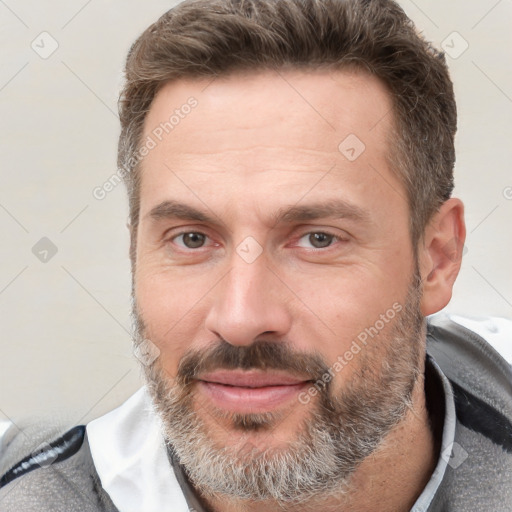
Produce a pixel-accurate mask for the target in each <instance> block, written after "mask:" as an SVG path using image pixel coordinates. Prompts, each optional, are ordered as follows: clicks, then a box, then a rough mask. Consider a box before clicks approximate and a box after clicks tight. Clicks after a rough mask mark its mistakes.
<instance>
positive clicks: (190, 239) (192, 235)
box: [171, 231, 207, 249]
mask: <svg viewBox="0 0 512 512" xmlns="http://www.w3.org/2000/svg"><path fill="white" fill-rule="evenodd" d="M206 239H207V236H206V235H205V234H203V233H198V232H196V231H187V232H185V233H180V234H178V235H176V236H174V237H173V238H172V239H171V240H172V241H173V242H175V243H176V244H177V245H178V246H180V247H184V248H186V249H199V248H200V247H203V245H204V244H205V241H206Z"/></svg>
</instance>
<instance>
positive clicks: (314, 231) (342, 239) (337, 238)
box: [293, 229, 349, 252]
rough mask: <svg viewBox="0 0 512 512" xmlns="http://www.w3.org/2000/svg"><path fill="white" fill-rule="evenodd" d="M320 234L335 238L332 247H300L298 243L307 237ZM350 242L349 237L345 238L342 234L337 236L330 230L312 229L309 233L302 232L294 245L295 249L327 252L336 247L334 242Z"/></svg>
mask: <svg viewBox="0 0 512 512" xmlns="http://www.w3.org/2000/svg"><path fill="white" fill-rule="evenodd" d="M319 233H321V234H324V235H328V236H331V237H333V239H334V240H333V243H332V244H331V245H328V246H327V247H301V246H299V245H298V242H299V241H300V240H301V239H302V238H304V237H305V236H307V235H312V234H319ZM348 240H349V236H348V235H346V236H343V235H341V234H336V233H333V232H332V231H331V230H329V229H310V230H308V231H304V232H302V233H301V234H300V235H299V236H297V237H295V239H294V242H293V244H294V246H295V247H299V248H300V249H305V250H307V251H317V252H320V251H321V252H326V251H328V250H329V249H332V248H333V247H334V246H335V243H334V242H347V241H348Z"/></svg>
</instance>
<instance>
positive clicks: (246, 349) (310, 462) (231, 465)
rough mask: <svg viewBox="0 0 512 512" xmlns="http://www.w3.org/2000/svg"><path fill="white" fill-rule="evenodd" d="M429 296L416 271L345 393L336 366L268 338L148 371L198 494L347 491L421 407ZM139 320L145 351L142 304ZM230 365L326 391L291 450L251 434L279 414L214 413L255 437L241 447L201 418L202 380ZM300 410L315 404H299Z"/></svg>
mask: <svg viewBox="0 0 512 512" xmlns="http://www.w3.org/2000/svg"><path fill="white" fill-rule="evenodd" d="M420 298H421V280H420V278H419V275H418V273H417V272H416V273H415V274H414V276H413V280H412V283H411V286H410V287H409V290H408V294H407V298H406V300H405V303H404V305H403V308H402V310H401V311H400V312H399V313H398V314H397V316H396V317H395V319H394V320H395V321H394V323H392V324H391V325H390V326H389V328H387V329H384V330H383V331H382V332H380V333H379V335H378V336H375V338H372V339H371V341H370V342H369V343H368V344H367V345H366V346H364V347H363V348H362V349H361V350H360V352H359V353H358V354H357V355H355V356H354V359H353V360H352V362H351V363H350V364H358V370H357V371H355V372H353V373H352V375H351V378H350V380H349V381H347V382H344V381H343V370H341V375H340V376H339V377H338V379H337V380H341V382H342V386H341V389H340V390H339V391H337V392H336V393H335V392H334V390H333V386H332V384H333V381H330V382H327V383H325V382H324V381H323V380H322V376H323V375H325V373H326V372H327V370H328V368H329V366H328V365H327V364H326V362H325V361H324V360H323V359H322V358H321V357H320V356H319V355H318V354H316V353H314V354H313V353H311V354H309V353H303V352H297V351H295V350H293V349H292V347H291V346H290V344H287V343H284V342H281V341H279V342H276V341H270V340H263V339H262V340H256V341H254V342H253V343H252V344H251V345H249V346H241V347H238V346H233V345H231V344H229V343H227V342H226V341H224V340H220V341H219V342H217V343H216V344H214V345H211V346H210V347H209V348H208V349H206V350H202V351H197V350H191V351H189V352H187V353H186V354H185V355H184V356H183V357H182V359H181V360H180V363H179V366H178V370H177V374H176V376H175V377H174V378H171V377H170V376H169V375H168V374H167V373H166V372H165V371H164V369H163V368H162V367H161V365H160V359H156V360H155V361H154V362H153V363H152V364H151V365H147V366H144V365H143V369H144V375H145V380H146V384H147V387H148V390H149V392H150V396H151V398H152V401H153V404H154V406H155V409H156V411H157V413H158V415H159V417H160V420H161V423H162V428H163V433H164V437H165V439H166V442H167V444H168V446H169V447H170V449H171V450H172V452H173V454H174V456H175V457H177V459H178V460H179V463H180V464H181V465H182V466H183V468H184V470H185V471H186V473H187V476H188V478H189V479H190V481H191V482H192V484H193V486H194V487H195V488H196V490H198V491H199V492H200V493H201V494H202V495H203V496H205V497H217V498H218V497H225V498H231V499H233V500H242V501H243V500H250V501H261V500H273V501H275V502H277V504H281V505H285V504H295V503H299V502H307V501H309V500H311V499H315V498H319V497H321V498H323V499H327V498H329V497H331V496H333V497H334V496H340V495H343V494H346V493H347V492H348V491H349V489H350V478H351V476H352V475H353V474H354V472H355V470H356V469H357V467H358V466H359V465H360V464H361V463H362V462H363V461H364V460H365V459H366V458H367V457H368V456H370V455H371V454H372V453H373V452H375V450H376V449H377V448H378V447H379V446H380V445H381V443H382V442H383V440H384V439H385V438H386V436H387V435H388V434H389V433H390V432H391V430H392V429H393V428H394V427H395V426H397V425H398V424H399V423H400V422H401V421H402V420H403V419H404V418H405V416H406V414H407V411H408V409H409V408H412V393H413V389H414V387H415V384H416V381H417V380H418V378H419V376H420V364H421V357H422V347H423V344H422V336H423V337H424V318H423V316H422V314H421V311H420ZM134 320H135V336H134V343H135V345H136V346H137V345H139V344H140V343H142V342H143V340H144V339H145V336H144V334H145V332H146V327H145V324H144V321H143V318H142V317H141V315H140V314H139V313H138V311H137V308H136V304H135V302H134ZM368 327H369V326H368ZM383 352H384V355H383ZM356 359H357V361H356ZM221 368H222V369H232V370H235V369H239V370H240V369H241V370H248V369H258V370H262V371H265V370H284V371H286V372H287V373H289V374H292V375H296V376H300V377H302V378H304V379H305V380H311V381H313V382H322V384H323V385H324V387H323V389H321V392H320V393H319V394H318V395H317V396H316V397H315V399H313V400H311V402H310V403H309V404H308V405H307V407H309V408H310V409H311V410H310V412H309V413H308V414H307V415H306V416H305V418H304V419H303V420H302V422H301V424H300V425H298V430H297V435H296V436H295V439H291V440H290V441H289V442H288V443H287V444H286V446H284V447H282V446H281V447H275V446H274V447H272V446H268V447H266V448H262V447H261V445H260V447H256V446H255V445H256V444H257V443H256V442H255V443H254V444H252V443H251V442H250V438H251V435H255V436H257V435H260V434H261V435H268V436H269V437H271V433H272V431H273V429H276V428H277V429H278V428H279V424H280V422H281V421H282V420H283V419H284V418H283V415H282V413H279V412H277V413H274V412H267V413H262V414H255V413H250V414H249V413H248V414H243V413H236V414H235V413H228V412H221V411H218V412H217V413H214V414H213V416H212V414H210V421H211V419H212V417H213V418H217V419H218V420H220V421H222V422H223V423H225V422H226V421H228V424H229V425H230V428H231V429H234V430H235V431H236V432H237V433H238V434H240V433H246V434H247V436H242V440H241V441H240V442H237V443H234V444H232V445H226V444H219V442H218V441H216V440H215V439H214V438H213V437H214V436H212V428H211V427H210V428H208V425H207V424H206V423H205V421H204V419H203V417H202V416H204V417H206V416H208V413H206V412H205V411H204V410H203V412H202V415H201V414H200V411H201V409H198V408H197V400H196V398H197V396H196V395H197V393H195V386H196V384H197V381H196V380H195V379H196V378H197V377H198V376H200V375H201V374H202V373H204V372H206V371H212V370H217V369H221ZM195 402H196V403H195ZM194 404H195V405H194ZM297 407H306V405H302V404H300V403H299V402H297ZM292 412H293V411H292ZM244 438H246V439H245V440H243V439H244Z"/></svg>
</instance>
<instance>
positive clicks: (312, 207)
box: [147, 199, 371, 225]
mask: <svg viewBox="0 0 512 512" xmlns="http://www.w3.org/2000/svg"><path fill="white" fill-rule="evenodd" d="M147 217H150V218H151V219H154V220H161V219H182V220H191V221H197V222H205V223H210V224H215V223H216V222H217V223H218V218H217V220H216V219H215V218H214V217H213V216H210V215H209V214H207V213H205V212H204V211H201V210H198V209H197V208H194V207H193V206H190V205H187V204H185V203H181V202H179V201H175V200H166V201H162V202H161V203H159V204H158V205H156V206H155V207H154V208H152V209H151V210H150V212H149V213H148V214H147ZM324 218H336V219H350V220H354V221H357V222H361V223H370V220H371V219H370V214H369V212H368V211H367V210H365V209H363V208H361V207H360V206H357V205H355V204H353V203H350V202H348V201H346V200H342V199H334V200H330V201H326V202H318V203H312V204H308V205H301V206H299V205H294V206H291V207H282V208H280V209H279V210H278V211H277V213H276V214H274V215H273V216H272V217H271V221H272V222H273V225H277V224H279V223H286V224H288V223H292V222H304V221H310V220H316V219H324Z"/></svg>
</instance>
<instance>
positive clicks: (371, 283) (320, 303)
mask: <svg viewBox="0 0 512 512" xmlns="http://www.w3.org/2000/svg"><path fill="white" fill-rule="evenodd" d="M379 268H380V267H379ZM408 284H409V276H408V275H407V272H402V273H401V275H395V274H393V273H386V272H382V270H376V269H375V268H373V267H370V266H366V267H364V266H359V267H358V268H356V267H352V268H351V269H341V268H340V269H337V271H335V272H330V273H329V276H328V277H327V278H326V277H318V278H316V279H312V278H311V276H309V278H308V279H307V280H302V279H297V278H296V280H295V285H294V286H296V290H297V295H298V296H299V297H301V298H304V304H306V305H307V306H308V309H309V310H310V311H311V312H312V313H309V314H307V315H306V314H305V312H304V308H303V311H302V315H303V316H302V320H299V316H298V315H300V314H301V313H300V312H299V311H296V313H295V314H296V315H297V318H296V322H294V323H295V325H296V326H297V325H298V324H302V325H301V328H300V332H298V331H296V332H295V338H297V337H298V339H301V338H302V337H303V336H304V335H305V334H306V333H309V334H307V335H308V336H309V337H310V339H309V340H305V343H307V344H308V347H307V348H308V349H309V350H311V349H316V350H318V351H319V352H320V353H321V354H322V356H323V357H324V359H325V361H326V362H327V363H328V364H329V365H333V364H334V363H335V362H336V361H339V360H340V359H342V363H344V364H345V365H346V367H347V368H346V369H345V370H344V373H345V374H347V372H350V373H351V370H353V369H356V368H358V366H359V364H358V362H357V361H358V360H359V355H360V354H363V353H364V354H366V355H368V356H372V354H373V355H374V354H375V352H376V351H377V352H378V353H381V352H383V349H384V348H385V346H386V345H387V343H388V341H387V338H386V336H387V334H388V332H389V330H390V329H391V327H392V325H393V323H394V321H395V320H396V318H397V315H398V313H399V311H400V310H402V309H403V307H404V300H405V297H406V295H407V290H408ZM305 317H307V318H309V319H310V320H309V322H308V323H309V325H308V326H307V327H306V326H305V325H304V318H305ZM297 320H299V321H298V322H297ZM338 366H339V365H338Z"/></svg>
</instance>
